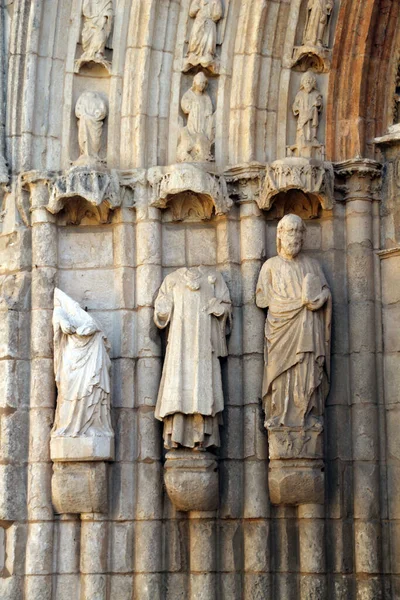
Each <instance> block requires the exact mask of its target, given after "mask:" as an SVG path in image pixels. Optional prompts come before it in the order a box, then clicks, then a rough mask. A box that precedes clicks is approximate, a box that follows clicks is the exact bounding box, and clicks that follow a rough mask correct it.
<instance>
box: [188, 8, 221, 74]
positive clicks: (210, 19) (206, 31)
mask: <svg viewBox="0 0 400 600" xmlns="http://www.w3.org/2000/svg"><path fill="white" fill-rule="evenodd" d="M189 15H190V17H192V18H194V23H193V27H192V31H191V34H190V38H189V47H188V51H187V55H186V57H185V59H184V63H183V69H182V70H183V72H184V73H185V72H186V71H189V70H190V69H191V68H192V67H195V66H197V65H201V66H202V67H204V68H205V69H209V70H210V72H211V73H217V72H218V63H217V61H216V58H215V54H216V47H217V23H218V21H219V20H220V19H221V18H222V15H223V7H222V2H221V0H192V2H191V4H190V8H189Z"/></svg>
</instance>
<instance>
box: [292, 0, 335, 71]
mask: <svg viewBox="0 0 400 600" xmlns="http://www.w3.org/2000/svg"><path fill="white" fill-rule="evenodd" d="M333 7H334V1H333V0H308V4H307V19H306V24H305V27H304V32H303V42H302V45H301V46H296V47H295V48H294V49H293V66H294V65H298V67H299V68H300V69H301V70H303V71H304V70H306V69H307V68H310V69H314V70H316V71H320V72H321V71H324V72H327V71H329V68H330V62H331V51H330V50H328V48H327V47H328V46H329V23H330V20H331V15H332V11H333Z"/></svg>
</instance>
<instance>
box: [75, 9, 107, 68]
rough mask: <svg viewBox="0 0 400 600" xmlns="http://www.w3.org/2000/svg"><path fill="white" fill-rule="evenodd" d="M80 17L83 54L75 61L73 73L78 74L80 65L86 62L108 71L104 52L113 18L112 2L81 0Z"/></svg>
mask: <svg viewBox="0 0 400 600" xmlns="http://www.w3.org/2000/svg"><path fill="white" fill-rule="evenodd" d="M82 15H83V28H82V48H83V54H82V56H81V57H80V58H79V59H78V60H77V61H76V64H75V72H79V69H80V67H81V65H82V64H84V63H88V62H95V63H100V64H102V65H103V66H104V67H106V68H107V69H108V70H110V63H109V61H108V60H107V59H106V57H105V54H104V51H105V47H106V44H107V40H108V38H109V37H110V33H111V28H112V22H113V16H114V9H113V3H112V0H83V6H82Z"/></svg>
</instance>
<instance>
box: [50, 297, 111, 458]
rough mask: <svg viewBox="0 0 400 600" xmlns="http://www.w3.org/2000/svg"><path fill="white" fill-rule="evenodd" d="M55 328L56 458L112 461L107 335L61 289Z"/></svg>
mask: <svg viewBox="0 0 400 600" xmlns="http://www.w3.org/2000/svg"><path fill="white" fill-rule="evenodd" d="M53 328H54V372H55V377H56V384H57V389H58V399H57V410H56V415H55V422H54V426H53V430H52V433H51V445H50V447H51V458H52V460H53V461H66V462H67V461H96V460H103V461H107V460H111V459H112V458H113V456H114V432H113V430H112V426H111V415H110V412H111V409H110V366H111V362H110V358H109V356H108V350H109V346H108V344H107V339H106V337H105V335H104V333H103V331H102V330H101V328H100V327H99V325H98V324H97V323H96V321H95V319H94V318H93V317H92V316H91V315H89V314H88V313H87V312H86V311H84V310H83V309H82V308H81V307H80V306H79V304H78V303H77V302H75V301H74V300H72V299H71V298H70V297H69V296H67V294H65V293H64V292H62V291H61V290H59V289H57V288H56V290H55V292H54V312H53Z"/></svg>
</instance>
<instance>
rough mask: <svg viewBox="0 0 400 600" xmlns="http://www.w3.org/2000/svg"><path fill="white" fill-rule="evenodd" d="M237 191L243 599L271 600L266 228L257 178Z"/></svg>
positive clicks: (246, 176) (242, 183) (246, 181)
mask: <svg viewBox="0 0 400 600" xmlns="http://www.w3.org/2000/svg"><path fill="white" fill-rule="evenodd" d="M241 176H242V177H243V179H242V180H240V181H239V186H240V187H239V189H240V194H241V196H240V247H241V276H242V289H243V294H242V303H243V305H242V318H243V332H242V344H243V404H244V428H243V436H244V437H243V440H244V477H243V494H244V499H243V500H244V506H243V517H244V522H243V535H244V592H243V593H244V596H243V597H244V598H245V599H246V600H251V599H252V598H254V597H255V596H256V595H257V594H260V595H261V597H262V598H264V599H265V600H268V599H269V598H272V597H273V596H272V587H271V574H270V572H271V564H270V557H271V551H270V505H269V499H268V462H267V457H268V443H267V432H266V431H265V429H264V425H263V424H264V416H263V411H262V406H261V401H260V398H261V387H262V379H263V367H264V322H265V315H264V313H263V311H262V310H260V309H259V308H257V306H256V303H255V292H256V286H257V279H258V276H259V273H260V269H261V266H262V264H263V262H264V260H265V258H266V256H265V247H266V240H265V236H266V227H265V219H264V215H263V213H262V211H261V210H260V209H259V208H258V206H257V204H256V202H255V198H256V194H257V193H258V191H259V184H260V180H259V177H260V176H261V174H260V172H258V173H257V172H256V173H250V172H244V173H242V174H241Z"/></svg>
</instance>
